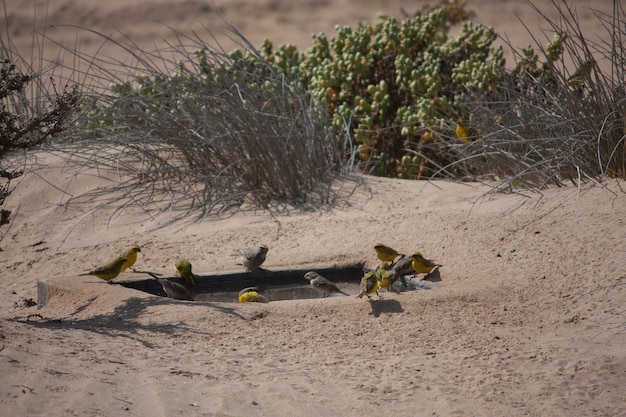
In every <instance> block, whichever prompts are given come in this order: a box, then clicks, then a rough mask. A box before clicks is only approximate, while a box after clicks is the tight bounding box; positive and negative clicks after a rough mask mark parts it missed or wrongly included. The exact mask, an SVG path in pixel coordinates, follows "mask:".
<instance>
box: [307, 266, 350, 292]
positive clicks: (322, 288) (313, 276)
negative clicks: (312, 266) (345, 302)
mask: <svg viewBox="0 0 626 417" xmlns="http://www.w3.org/2000/svg"><path fill="white" fill-rule="evenodd" d="M302 278H304V279H308V280H309V283H310V284H311V287H313V289H314V290H315V291H317V292H318V293H320V294H322V298H324V297H328V296H330V295H331V294H333V293H340V294H343V295H349V294H347V293H345V292H343V291H341V290H340V289H339V287H338V286H337V284H335V283H334V282H332V281H329V280H328V279H326V278H324V277H323V276H321V275H320V274H318V273H317V272H315V271H309V272H307V273H306V274H304V276H303V277H302Z"/></svg>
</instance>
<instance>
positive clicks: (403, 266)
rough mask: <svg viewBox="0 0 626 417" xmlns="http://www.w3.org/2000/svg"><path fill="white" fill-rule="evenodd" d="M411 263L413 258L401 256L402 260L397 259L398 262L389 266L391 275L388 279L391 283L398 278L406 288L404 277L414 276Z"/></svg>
mask: <svg viewBox="0 0 626 417" xmlns="http://www.w3.org/2000/svg"><path fill="white" fill-rule="evenodd" d="M412 262H413V258H412V257H411V256H404V255H402V258H400V259H398V261H396V262H395V263H394V264H393V265H391V275H390V276H389V279H390V280H391V281H392V283H393V281H395V280H396V279H398V278H400V281H402V285H403V286H405V287H406V285H407V284H406V279H405V278H404V276H405V275H415V269H413V265H412Z"/></svg>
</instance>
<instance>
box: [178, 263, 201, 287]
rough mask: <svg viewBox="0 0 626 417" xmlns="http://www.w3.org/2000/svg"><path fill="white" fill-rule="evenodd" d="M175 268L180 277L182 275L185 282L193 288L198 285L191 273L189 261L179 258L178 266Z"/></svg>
mask: <svg viewBox="0 0 626 417" xmlns="http://www.w3.org/2000/svg"><path fill="white" fill-rule="evenodd" d="M174 267H175V268H176V272H177V273H178V275H180V276H181V277H182V278H183V279H184V280H185V282H187V284H189V285H190V286H192V287H193V286H194V285H196V277H195V275H194V274H193V273H192V272H191V262H189V261H188V260H187V259H183V258H178V259H176V264H175V265H174Z"/></svg>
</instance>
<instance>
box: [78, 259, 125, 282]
mask: <svg viewBox="0 0 626 417" xmlns="http://www.w3.org/2000/svg"><path fill="white" fill-rule="evenodd" d="M125 263H126V258H124V257H122V256H120V257H119V258H117V259H115V260H114V261H111V262H109V263H108V264H105V265H103V266H101V267H98V268H96V269H94V270H93V271H89V272H87V273H84V274H80V275H81V276H83V275H94V276H96V277H98V278H100V279H103V280H105V281H107V282H108V283H111V280H113V279H114V278H115V277H117V276H118V275H119V274H120V272H121V271H122V266H123V265H124V264H125Z"/></svg>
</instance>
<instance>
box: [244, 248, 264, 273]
mask: <svg viewBox="0 0 626 417" xmlns="http://www.w3.org/2000/svg"><path fill="white" fill-rule="evenodd" d="M267 250H268V249H267V245H260V246H259V247H258V248H255V249H243V250H241V251H240V253H241V263H242V264H243V266H245V267H246V269H247V270H248V271H254V270H255V269H259V268H260V267H261V265H263V262H265V256H266V255H267Z"/></svg>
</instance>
